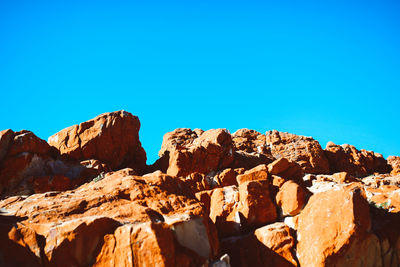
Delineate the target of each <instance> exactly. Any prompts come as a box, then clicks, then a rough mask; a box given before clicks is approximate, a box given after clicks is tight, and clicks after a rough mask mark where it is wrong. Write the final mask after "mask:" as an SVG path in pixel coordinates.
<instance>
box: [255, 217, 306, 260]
mask: <svg viewBox="0 0 400 267" xmlns="http://www.w3.org/2000/svg"><path fill="white" fill-rule="evenodd" d="M254 235H255V236H256V238H257V239H258V240H259V241H260V242H261V243H262V244H263V245H265V246H266V247H267V248H269V249H271V250H272V251H273V252H275V253H277V254H278V255H279V256H281V257H277V256H275V257H272V258H271V261H270V264H271V266H298V264H297V262H296V257H295V256H294V254H293V250H294V238H293V236H292V235H291V234H290V229H289V227H287V226H286V225H285V224H284V223H280V222H278V223H274V224H270V225H266V226H264V227H261V228H258V229H257V230H256V231H255V232H254Z"/></svg>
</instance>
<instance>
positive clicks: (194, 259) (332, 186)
mask: <svg viewBox="0 0 400 267" xmlns="http://www.w3.org/2000/svg"><path fill="white" fill-rule="evenodd" d="M139 128H140V123H139V119H138V118H137V117H135V116H133V115H132V114H129V113H127V112H124V111H117V112H111V113H105V114H102V115H100V116H98V117H96V118H94V119H92V120H89V121H87V122H83V123H81V124H79V125H75V126H71V127H69V128H66V129H64V130H62V131H60V132H59V133H57V134H55V135H53V136H52V137H50V138H49V143H50V145H49V144H48V143H47V142H45V141H44V140H42V139H40V138H38V137H37V136H35V135H34V134H33V133H32V132H29V131H20V132H14V131H12V130H4V131H1V132H0V191H1V192H0V193H1V197H2V199H1V200H0V266H213V267H228V266H249V267H250V266H252V267H253V266H307V267H308V266H312V267H313V266H336V267H339V266H343V267H345V266H359V267H361V266H371V267H372V266H382V267H386V266H390V267H392V266H399V264H400V230H399V227H398V226H399V224H400V214H399V211H400V177H399V175H398V174H399V166H400V164H399V162H400V160H399V157H395V156H392V157H389V158H388V160H387V161H386V160H385V159H384V158H383V157H382V156H381V155H379V154H377V153H374V152H370V151H365V150H357V149H356V148H355V147H353V146H349V145H342V146H337V145H335V144H333V143H329V144H328V146H327V148H326V149H325V150H322V149H321V147H320V145H319V143H318V142H317V141H316V140H314V139H312V138H310V137H304V136H298V135H294V134H289V133H282V132H278V131H270V132H267V133H266V134H261V133H259V132H257V131H254V130H249V129H240V130H238V131H236V132H235V133H233V134H230V133H229V132H228V131H227V130H224V129H212V130H208V131H203V130H200V129H195V130H191V129H186V128H183V129H182V128H181V129H176V130H175V131H172V132H169V133H167V134H165V136H164V140H163V144H162V147H161V150H160V159H159V160H158V161H157V162H156V163H155V164H153V165H151V166H146V165H145V161H146V155H145V152H144V150H143V148H142V146H141V143H140V140H139V134H138V132H139ZM126 167H127V168H126Z"/></svg>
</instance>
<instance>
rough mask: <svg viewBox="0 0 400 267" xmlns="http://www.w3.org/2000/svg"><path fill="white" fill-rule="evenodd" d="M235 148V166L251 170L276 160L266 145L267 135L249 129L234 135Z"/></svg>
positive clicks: (241, 130) (238, 131)
mask: <svg viewBox="0 0 400 267" xmlns="http://www.w3.org/2000/svg"><path fill="white" fill-rule="evenodd" d="M232 142H233V145H234V148H235V152H234V162H233V166H234V167H235V168H245V169H247V170H248V169H251V168H254V167H255V166H257V165H260V164H268V163H270V162H272V161H273V160H274V157H273V156H272V155H271V152H270V151H269V148H268V147H267V146H266V144H265V135H263V134H261V133H259V132H257V131H254V130H249V129H240V130H237V131H236V132H235V133H233V134H232Z"/></svg>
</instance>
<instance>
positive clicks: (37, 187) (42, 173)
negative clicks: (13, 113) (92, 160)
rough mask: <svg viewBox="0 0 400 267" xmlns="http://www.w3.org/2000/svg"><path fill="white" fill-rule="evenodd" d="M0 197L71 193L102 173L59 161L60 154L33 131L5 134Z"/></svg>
mask: <svg viewBox="0 0 400 267" xmlns="http://www.w3.org/2000/svg"><path fill="white" fill-rule="evenodd" d="M0 143H1V144H2V145H1V148H0V153H1V154H2V155H3V156H2V161H1V162H0V194H1V193H2V195H3V196H10V195H18V194H22V195H29V194H32V193H35V192H46V191H54V190H68V189H72V188H73V187H75V186H77V185H80V184H82V183H84V182H86V181H87V180H88V179H91V178H93V177H95V176H97V175H98V174H99V173H100V172H101V170H100V169H98V168H97V169H96V168H95V167H93V166H84V165H81V164H80V163H79V162H75V161H67V160H63V159H60V158H58V156H59V155H58V153H57V151H56V150H55V149H54V148H52V147H50V146H49V145H48V144H47V142H46V141H44V140H42V139H40V138H38V137H37V136H35V135H34V134H33V133H32V132H29V131H26V130H24V131H20V132H16V133H14V132H13V131H11V130H6V131H2V134H1V136H0Z"/></svg>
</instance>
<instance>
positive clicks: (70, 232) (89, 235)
mask: <svg viewBox="0 0 400 267" xmlns="http://www.w3.org/2000/svg"><path fill="white" fill-rule="evenodd" d="M118 225H119V223H118V222H116V221H115V220H112V219H109V218H101V217H92V218H90V217H89V218H82V219H78V220H71V221H67V222H64V223H62V224H60V225H57V226H54V227H52V228H51V229H50V230H49V232H48V234H47V236H46V246H45V248H44V252H45V254H46V256H47V259H48V260H49V263H50V265H54V266H84V265H89V264H93V263H94V262H95V259H96V254H97V253H98V251H99V249H100V248H101V245H102V241H103V236H104V235H106V234H110V233H112V232H113V231H114V230H115V229H116V227H117V226H118Z"/></svg>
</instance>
